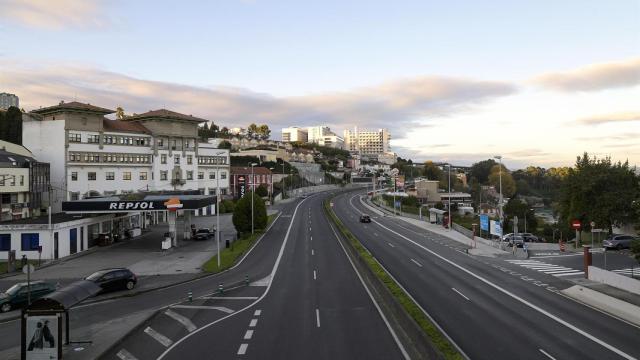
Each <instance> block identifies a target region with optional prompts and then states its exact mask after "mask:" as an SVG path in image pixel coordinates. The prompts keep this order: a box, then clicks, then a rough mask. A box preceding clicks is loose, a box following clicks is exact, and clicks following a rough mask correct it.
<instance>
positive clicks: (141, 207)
mask: <svg viewBox="0 0 640 360" xmlns="http://www.w3.org/2000/svg"><path fill="white" fill-rule="evenodd" d="M215 203H216V197H215V196H213V195H190V194H154V195H150V194H146V193H145V194H126V195H120V196H108V197H92V198H87V199H82V200H74V201H63V202H62V211H64V212H66V213H117V212H130V211H167V210H169V211H176V210H197V209H201V208H203V207H206V206H209V205H213V204H215Z"/></svg>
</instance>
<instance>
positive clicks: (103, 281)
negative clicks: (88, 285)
mask: <svg viewBox="0 0 640 360" xmlns="http://www.w3.org/2000/svg"><path fill="white" fill-rule="evenodd" d="M85 280H89V281H93V282H94V283H96V284H98V285H99V286H100V287H101V288H102V290H100V294H104V293H106V292H110V291H117V290H131V289H133V288H134V287H135V286H136V283H137V282H138V278H137V277H136V275H135V274H134V273H132V272H131V270H129V269H125V268H117V269H104V270H100V271H96V272H94V273H93V274H91V275H89V276H87V277H86V278H85Z"/></svg>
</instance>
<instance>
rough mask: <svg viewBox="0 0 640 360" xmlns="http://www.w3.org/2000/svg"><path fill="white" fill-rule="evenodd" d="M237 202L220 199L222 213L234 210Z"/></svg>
mask: <svg viewBox="0 0 640 360" xmlns="http://www.w3.org/2000/svg"><path fill="white" fill-rule="evenodd" d="M235 206H236V204H235V203H234V202H233V201H231V200H221V201H220V214H224V213H230V212H233V209H235Z"/></svg>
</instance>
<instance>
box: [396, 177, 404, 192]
mask: <svg viewBox="0 0 640 360" xmlns="http://www.w3.org/2000/svg"><path fill="white" fill-rule="evenodd" d="M396 188H398V189H404V175H398V177H397V178H396Z"/></svg>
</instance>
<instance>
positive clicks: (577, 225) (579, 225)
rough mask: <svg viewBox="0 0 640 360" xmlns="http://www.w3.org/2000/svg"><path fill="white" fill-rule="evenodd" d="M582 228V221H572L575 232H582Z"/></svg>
mask: <svg viewBox="0 0 640 360" xmlns="http://www.w3.org/2000/svg"><path fill="white" fill-rule="evenodd" d="M581 226H582V224H580V220H571V228H572V229H574V230H580V227H581Z"/></svg>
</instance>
